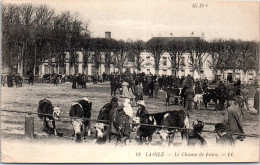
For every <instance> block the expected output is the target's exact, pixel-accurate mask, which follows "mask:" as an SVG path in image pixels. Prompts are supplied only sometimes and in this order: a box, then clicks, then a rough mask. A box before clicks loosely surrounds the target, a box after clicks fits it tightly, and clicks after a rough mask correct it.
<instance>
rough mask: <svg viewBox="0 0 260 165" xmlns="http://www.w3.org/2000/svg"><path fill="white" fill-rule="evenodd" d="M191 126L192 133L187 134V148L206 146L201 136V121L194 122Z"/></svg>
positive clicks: (202, 124)
mask: <svg viewBox="0 0 260 165" xmlns="http://www.w3.org/2000/svg"><path fill="white" fill-rule="evenodd" d="M192 126H193V131H192V132H191V133H189V135H188V138H189V140H188V146H193V147H195V146H197V145H198V146H200V147H204V146H206V145H207V142H206V141H205V139H204V138H203V137H202V136H201V133H202V130H203V127H204V123H203V122H202V121H199V120H198V121H195V122H193V124H192Z"/></svg>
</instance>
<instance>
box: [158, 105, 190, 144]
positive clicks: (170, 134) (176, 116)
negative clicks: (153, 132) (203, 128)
mask: <svg viewBox="0 0 260 165" xmlns="http://www.w3.org/2000/svg"><path fill="white" fill-rule="evenodd" d="M160 125H161V126H162V129H161V130H160V131H159V134H160V138H161V140H162V141H163V142H167V141H168V145H171V144H173V140H174V136H175V133H176V129H172V128H163V127H164V126H165V127H179V128H189V117H188V114H187V112H186V111H185V110H183V109H182V110H173V111H170V112H168V113H164V116H163V119H162V121H161V124H160ZM177 130H178V129H177ZM179 131H180V132H181V137H182V140H183V139H184V137H185V138H186V140H187V139H188V131H187V130H179Z"/></svg>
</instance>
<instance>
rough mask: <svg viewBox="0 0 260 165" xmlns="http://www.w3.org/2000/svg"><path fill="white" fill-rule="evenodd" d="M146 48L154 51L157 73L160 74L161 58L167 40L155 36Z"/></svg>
mask: <svg viewBox="0 0 260 165" xmlns="http://www.w3.org/2000/svg"><path fill="white" fill-rule="evenodd" d="M145 47H146V50H147V51H148V52H150V53H152V56H153V58H154V67H155V74H157V75H158V74H159V66H160V59H161V56H162V54H163V53H164V52H165V51H166V41H165V40H164V39H163V38H160V37H154V38H152V39H150V40H149V41H148V42H147V43H146V46H145Z"/></svg>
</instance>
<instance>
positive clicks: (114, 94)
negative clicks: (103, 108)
mask: <svg viewBox="0 0 260 165" xmlns="http://www.w3.org/2000/svg"><path fill="white" fill-rule="evenodd" d="M116 85H117V83H116V80H115V77H112V78H111V81H110V86H111V96H116V88H117V86H116Z"/></svg>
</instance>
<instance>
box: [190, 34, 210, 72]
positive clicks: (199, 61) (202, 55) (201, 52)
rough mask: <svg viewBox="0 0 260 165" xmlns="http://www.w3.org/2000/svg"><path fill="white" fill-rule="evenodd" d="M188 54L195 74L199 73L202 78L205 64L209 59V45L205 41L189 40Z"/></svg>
mask: <svg viewBox="0 0 260 165" xmlns="http://www.w3.org/2000/svg"><path fill="white" fill-rule="evenodd" d="M186 45H187V49H186V50H187V52H188V53H189V60H188V63H189V65H190V66H191V68H192V70H193V77H194V72H195V71H197V72H198V75H199V76H200V72H201V71H202V67H203V64H204V63H205V61H206V59H207V56H208V54H207V51H208V43H207V42H206V41H205V40H202V39H200V38H196V39H195V40H187V41H186Z"/></svg>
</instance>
